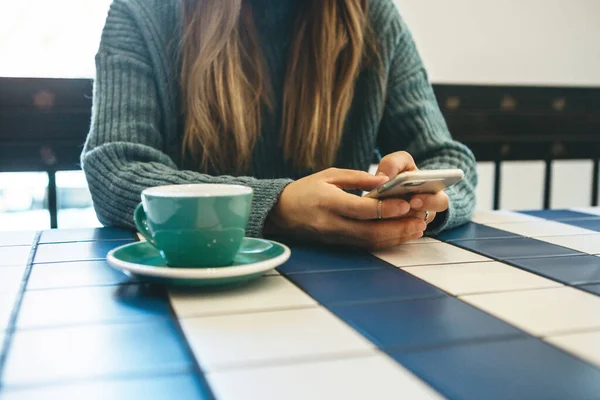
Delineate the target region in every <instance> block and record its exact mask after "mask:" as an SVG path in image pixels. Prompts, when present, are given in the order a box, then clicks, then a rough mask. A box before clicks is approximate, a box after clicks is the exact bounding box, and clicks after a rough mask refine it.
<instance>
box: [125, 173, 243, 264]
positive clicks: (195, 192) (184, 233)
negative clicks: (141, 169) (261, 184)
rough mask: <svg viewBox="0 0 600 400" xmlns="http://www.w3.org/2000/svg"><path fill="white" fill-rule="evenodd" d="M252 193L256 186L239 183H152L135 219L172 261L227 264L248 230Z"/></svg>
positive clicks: (141, 231) (144, 194)
mask: <svg viewBox="0 0 600 400" xmlns="http://www.w3.org/2000/svg"><path fill="white" fill-rule="evenodd" d="M252 195H253V192H252V188H249V187H246V186H239V185H219V184H193V185H170V186H158V187H153V188H148V189H146V190H144V191H143V192H142V202H141V204H139V205H138V207H137V208H136V210H135V213H134V218H133V219H134V221H135V225H136V227H137V230H138V231H139V232H140V234H141V235H142V236H144V238H145V239H146V240H147V241H148V242H149V243H151V244H152V245H153V246H154V247H156V248H157V249H158V250H159V252H160V254H161V255H162V257H163V258H164V259H165V262H166V264H167V265H169V266H170V267H182V268H183V267H185V268H198V267H222V266H227V265H230V264H231V263H232V262H233V259H234V257H235V255H236V254H237V252H238V251H239V249H240V246H241V244H242V240H243V238H244V236H245V233H246V226H247V224H248V217H249V215H250V207H251V205H252Z"/></svg>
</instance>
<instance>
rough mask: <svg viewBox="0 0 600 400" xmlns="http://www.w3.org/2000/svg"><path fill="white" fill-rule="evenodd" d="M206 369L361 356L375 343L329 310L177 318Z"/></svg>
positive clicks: (199, 360)
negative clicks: (314, 358) (325, 357)
mask: <svg viewBox="0 0 600 400" xmlns="http://www.w3.org/2000/svg"><path fill="white" fill-rule="evenodd" d="M180 323H181V326H182V328H183V331H184V333H185V336H186V339H187V341H188V343H189V344H190V346H191V348H192V351H193V352H194V355H195V356H196V360H198V362H199V363H200V365H201V366H202V368H203V369H204V370H205V371H211V372H212V371H217V370H223V369H227V368H231V367H236V366H248V365H261V364H268V363H270V362H282V361H283V362H290V361H292V360H306V359H310V358H313V357H317V356H318V357H324V356H327V357H334V356H340V355H353V354H361V353H364V352H368V351H370V350H371V349H372V348H373V347H374V345H373V344H372V343H370V342H369V341H367V340H366V339H364V338H363V337H362V336H361V335H360V334H359V333H358V332H356V331H355V330H354V329H352V328H350V327H349V326H347V325H346V324H344V323H343V322H341V321H340V320H339V319H337V318H336V317H335V316H334V315H333V314H331V313H330V312H329V311H327V310H325V309H323V308H321V307H319V308H307V309H300V310H286V311H269V312H262V313H254V314H239V315H229V316H218V317H201V318H186V319H182V320H180Z"/></svg>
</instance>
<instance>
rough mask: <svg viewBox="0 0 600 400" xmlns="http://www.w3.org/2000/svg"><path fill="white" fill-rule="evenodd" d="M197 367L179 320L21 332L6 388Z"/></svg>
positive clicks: (9, 362)
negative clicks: (175, 324)
mask: <svg viewBox="0 0 600 400" xmlns="http://www.w3.org/2000/svg"><path fill="white" fill-rule="evenodd" d="M193 366H194V360H193V358H192V356H191V355H190V353H189V351H188V348H187V345H186V344H185V343H184V341H183V340H182V338H181V336H180V334H179V331H178V329H177V328H176V327H175V326H174V325H173V322H172V321H170V320H166V319H160V320H155V321H152V322H144V323H130V324H103V325H84V326H77V327H69V328H61V329H34V330H17V331H16V332H15V334H14V336H13V337H12V342H11V347H10V351H9V352H8V356H7V358H6V364H5V366H4V370H3V372H4V373H3V376H2V379H3V384H4V385H5V388H9V387H11V386H24V385H40V384H47V383H52V384H57V385H58V384H61V383H64V384H68V383H71V382H72V381H74V380H83V379H102V378H114V377H128V378H132V377H136V376H148V375H151V374H152V375H167V374H181V373H189V372H191V371H192V368H193Z"/></svg>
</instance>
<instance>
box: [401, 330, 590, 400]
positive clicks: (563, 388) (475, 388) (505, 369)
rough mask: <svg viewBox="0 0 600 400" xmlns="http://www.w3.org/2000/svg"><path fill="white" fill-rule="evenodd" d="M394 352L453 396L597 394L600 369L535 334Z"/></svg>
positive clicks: (551, 399) (549, 399)
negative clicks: (412, 351)
mask: <svg viewBox="0 0 600 400" xmlns="http://www.w3.org/2000/svg"><path fill="white" fill-rule="evenodd" d="M393 356H394V358H396V359H397V360H398V361H399V362H400V363H401V364H402V365H404V366H405V367H407V368H408V369H410V370H412V371H413V372H414V373H415V374H416V375H417V376H419V377H420V378H421V379H423V380H425V381H426V382H427V383H429V384H430V385H431V386H433V387H434V388H435V389H437V390H438V391H439V392H441V393H442V394H443V395H445V396H446V397H448V398H451V399H454V400H471V399H472V400H481V399H486V400H506V399H527V400H564V399H569V400H580V399H581V400H583V399H586V400H587V399H598V398H600V397H599V396H600V369H598V368H596V367H594V366H592V365H590V364H587V363H585V362H583V361H581V360H579V359H577V358H574V357H572V356H570V355H568V354H567V353H564V352H562V351H560V350H558V349H556V348H554V347H552V346H551V345H548V344H546V343H544V342H542V341H539V340H537V339H517V340H511V341H506V342H495V343H478V344H470V345H464V346H456V347H450V348H445V349H437V350H429V351H425V352H420V353H411V354H393Z"/></svg>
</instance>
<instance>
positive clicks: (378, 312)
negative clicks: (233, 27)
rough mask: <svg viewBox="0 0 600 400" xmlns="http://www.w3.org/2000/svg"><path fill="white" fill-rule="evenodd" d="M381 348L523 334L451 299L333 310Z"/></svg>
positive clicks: (417, 346)
mask: <svg viewBox="0 0 600 400" xmlns="http://www.w3.org/2000/svg"><path fill="white" fill-rule="evenodd" d="M332 311H333V312H334V313H335V314H336V315H337V316H339V317H340V318H341V319H343V320H344V321H346V323H348V324H350V325H352V326H353V327H354V328H355V329H356V330H358V331H359V332H361V333H362V334H364V335H365V336H366V337H368V338H369V339H370V340H371V341H372V342H373V343H375V344H376V345H377V346H379V347H381V348H386V349H390V348H394V349H403V350H407V349H418V348H423V347H430V346H436V347H437V346H444V345H449V344H452V343H456V342H463V341H468V340H478V339H484V338H497V337H516V336H523V335H525V334H524V333H523V332H522V331H520V330H518V329H517V328H515V327H513V326H511V325H509V324H507V323H505V322H503V321H501V320H499V319H497V318H494V317H492V316H490V315H489V314H486V313H485V312H483V311H480V310H478V309H477V308H475V307H472V306H470V305H469V304H466V303H464V302H462V301H460V300H457V299H456V298H453V297H443V298H436V299H427V300H417V301H406V302H384V303H374V304H359V305H349V306H338V307H332Z"/></svg>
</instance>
